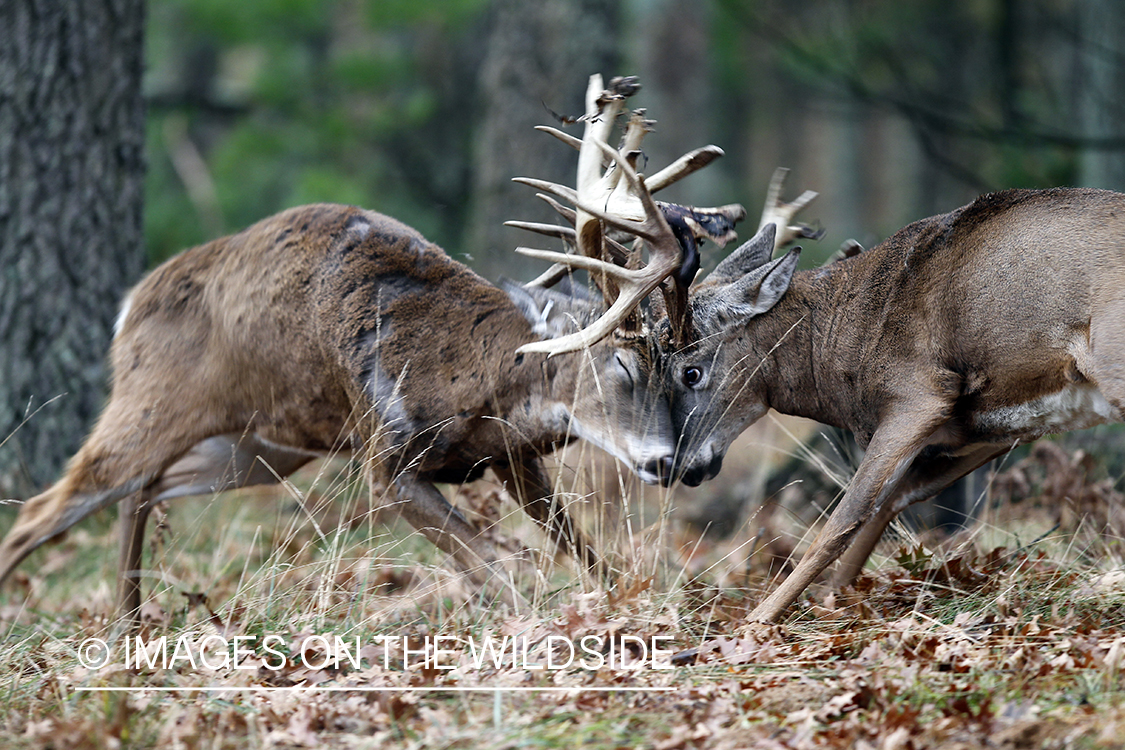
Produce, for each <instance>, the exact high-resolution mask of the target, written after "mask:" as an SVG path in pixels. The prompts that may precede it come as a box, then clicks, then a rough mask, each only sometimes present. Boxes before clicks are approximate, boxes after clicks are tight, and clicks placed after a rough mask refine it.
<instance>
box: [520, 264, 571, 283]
mask: <svg viewBox="0 0 1125 750" xmlns="http://www.w3.org/2000/svg"><path fill="white" fill-rule="evenodd" d="M568 273H570V268H569V267H568V266H564V265H563V264H562V263H554V264H552V265H551V267H550V268H548V269H547V270H546V271H544V272H543V273H541V274H539V275H538V276H536V277H535V278H534V279H532V280H531V281H529V282H527V283H526V284H524V286H525V287H527V288H536V289H550V288H551V287H553V286H554V285H555V284H557V283H559V282H560V281H562V280H563V279H564V278H566V275H567V274H568Z"/></svg>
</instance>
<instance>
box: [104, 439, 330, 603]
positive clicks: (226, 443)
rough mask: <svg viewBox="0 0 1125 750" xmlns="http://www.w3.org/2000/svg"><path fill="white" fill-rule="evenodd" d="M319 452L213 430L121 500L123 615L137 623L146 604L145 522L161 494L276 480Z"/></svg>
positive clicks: (205, 491) (210, 490)
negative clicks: (143, 586)
mask: <svg viewBox="0 0 1125 750" xmlns="http://www.w3.org/2000/svg"><path fill="white" fill-rule="evenodd" d="M317 455H318V454H316V453H313V452H311V451H305V450H300V449H296V448H290V447H288V446H284V445H278V444H276V443H272V442H270V441H268V440H265V439H264V438H262V437H261V436H259V435H257V434H255V433H245V434H244V433H236V432H232V433H226V434H223V435H213V436H211V437H209V438H206V439H205V440H201V441H200V442H198V443H196V444H195V445H194V446H192V447H191V449H190V450H189V451H188V452H187V453H185V454H184V455H183V456H181V457H180V458H179V459H177V460H176V461H175V462H174V463H173V464H172V465H171V466H169V467H168V468H167V469H165V470H164V471H163V472H162V473H161V475H160V477H159V478H158V479H157V480H156V481H155V482H154V483H153V484H151V485H149V487H147V488H146V489H145V490H144V491H143V492H140V493H134V494H132V495H129V496H128V497H126V498H125V499H124V500H122V501H121V506H120V511H119V513H120V519H121V546H120V555H119V557H118V569H117V570H118V597H117V605H118V616H119V617H121V618H122V619H124V620H126V621H128V622H131V623H133V624H137V623H138V622H139V617H140V608H141V585H140V577H141V571H142V567H141V558H142V552H143V550H144V540H145V526H146V524H147V522H148V517H149V514H150V513H151V512H152V507H153V505H155V504H156V503H158V502H160V501H161V500H170V499H172V498H176V497H187V496H190V495H203V494H214V493H219V492H223V491H225V490H229V489H236V488H239V487H248V486H251V485H259V484H274V483H276V482H278V481H279V480H280V479H283V478H285V477H287V476H289V475H290V474H292V473H293V472H294V471H296V470H297V469H299V468H300V467H301V466H304V465H305V464H306V463H308V462H309V461H311V460H312V459H314V458H316V457H317Z"/></svg>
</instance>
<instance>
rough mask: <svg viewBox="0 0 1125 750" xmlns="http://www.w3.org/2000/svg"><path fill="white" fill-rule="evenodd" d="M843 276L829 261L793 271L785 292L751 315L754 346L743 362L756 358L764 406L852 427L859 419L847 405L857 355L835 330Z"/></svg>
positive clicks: (750, 363) (854, 383)
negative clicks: (754, 316)
mask: <svg viewBox="0 0 1125 750" xmlns="http://www.w3.org/2000/svg"><path fill="white" fill-rule="evenodd" d="M845 277H846V274H845V273H842V272H841V270H840V269H838V268H831V267H830V268H822V269H815V270H810V271H801V272H798V273H797V274H795V275H794V277H793V281H792V283H791V284H790V287H789V290H788V291H787V292H786V293H785V296H784V297H782V298H781V300H779V301H778V303H777V304H776V305H775V306H774V307H773V309H771V310H770V311H769V312H767V313H765V314H764V315H762V316H760V317H759V318H757V319H755V320H754V321H752V326H754V328H755V330H754V335H753V337H752V338H753V340H754V341H755V342H756V346H757V347H758V348H759V349H760V351H757V352H753V355H752V356H751V357H750V358H749V359H748V360H747V365H748V366H750V367H753V366H754V365H755V363H759V362H760V363H761V364H760V367H761V374H760V375H759V376H758V377H761V378H762V380H763V381H764V383H765V398H766V402H767V403H768V404H769V406H770V408H772V409H775V410H777V411H779V412H781V413H782V414H789V415H792V416H797V417H805V418H807V419H813V420H816V421H818V422H822V423H824V424H829V425H832V426H834V427H844V428H848V429H853V430H854V429H857V427H859V425H858V422H859V421H862V420H860V419H859V418H858V416H857V414H855V413H854V409H853V408H852V407H853V406H854V404H855V403H856V399H854V398H853V397H852V396H853V394H854V393H855V391H856V388H857V379H856V377H855V375H854V373H856V372H857V371H858V367H857V362H856V359H857V357H856V355H855V349H854V347H851V346H846V345H841V344H843V343H844V342H841V341H840V340H839V339H838V338H837V336H836V332H837V331H839V330H840V329H839V327H838V326H837V323H838V320H839V316H840V315H841V314H842V312H841V306H842V305H846V302H847V299H846V296H847V295H846V289H847V284H846V278H845Z"/></svg>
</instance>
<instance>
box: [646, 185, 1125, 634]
mask: <svg viewBox="0 0 1125 750" xmlns="http://www.w3.org/2000/svg"><path fill="white" fill-rule="evenodd" d="M779 189H780V181H775V184H774V186H773V188H772V190H771V199H770V200H769V201H768V202H767V216H766V217H765V219H764V221H763V227H764V228H763V229H762V230H761V231H760V232H759V233H758V235H757V236H756V237H755V238H753V239H752V240H750V241H749V242H747V243H746V244H745V245H743V246H742V247H740V248H739V249H738V250H736V251H735V252H734V253H733V254H732V255H731V256H730V257H729V258H727V259H726V260H724V261H723V262H722V263H720V264H719V265H718V267H716V268H715V270H714V271H713V272H712V273H711V274H710V275H709V276H708V277H707V279H706V280H705V281H704V282H702V283H701V284H700V285H699V286H697V287H695V288H693V289H692V297H691V309H692V316H693V321H694V323H693V325H694V327H693V337H692V341H691V342H690V343H689V344H687V345H685V346H683V347H682V348H681V349H680V350H679V351H678V352H676V353H675V354H674V355H673V356H672V357H671V360H672V363H671V366H670V368H669V370H668V374H669V377H671V378H673V379H674V380H673V383H672V387H673V388H675V389H676V392H677V395H676V396H674V403H673V421H674V423H675V424H676V426H677V428H678V429H683V430H684V431H685V434H686V435H687V436H689V437H687V438H686V442H687V443H688V448H687V451H686V454H687V455H686V457H684V458H682V459H681V461H682V463H683V466H682V469H683V471H684V480H685V482H687V483H689V484H698V483H699V482H700V481H702V480H704V479H707V478H710V477H711V476H714V474H715V473H717V472H718V469H719V465H720V463H721V459H722V456H723V454H724V453H725V452H726V450H727V448H728V447H729V445H730V442H731V440H733V439H734V437H735V436H736V435H738V433H739V432H741V431H742V430H743V429H744V428H745V427H746V426H747V425H749V424H750V423H751V422H753V421H754V420H756V419H758V418H759V417H761V416H762V415H763V414H765V412H766V410H767V409H769V408H773V409H776V410H777V411H779V412H781V413H783V414H792V415H796V416H802V417H807V418H810V419H815V420H817V421H818V422H823V423H826V424H830V425H833V426H837V427H842V428H846V429H848V430H851V431H852V432H853V433H855V436H856V439H857V440H858V442H859V443H860V445H861V446H863V447H864V448H865V449H866V455H865V456H864V458H863V461H862V462H861V463H860V465H859V468H858V469H857V471H856V473H855V476H854V478H853V479H852V481H851V483H850V484H849V485H848V488H847V491H846V493H845V495H844V497H843V499H842V500H841V501H840V503H839V505H838V506H837V507H836V509H835V510H834V511H833V512H832V514H831V516H830V517H829V518H828V521H827V522H826V524H825V525H824V528H823V529H822V530H821V532H820V533H819V534H818V535H817V537H816V539H815V540H814V541H813V543H812V545H811V547H810V548H809V550H808V552H806V553H805V556H804V557H803V559H802V560H801V562H800V564H799V565H798V566H797V567H796V569H795V570H794V571H793V572H792V573H791V574H790V575H789V577H788V578H787V579H786V580H785V581H784V582H783V583H782V584H781V586H780V587H778V589H777V590H776V591H774V592H773V594H771V595H770V596H769V597H768V598H767V599H766V600H765V601H763V602H762V603H761V604H759V605H758V607H757V608H756V609H755V610H754V611H753V612H752V613H751V614H750V619H751V620H752V621H757V622H772V621H776V620H777V619H778V618H779V617H781V615H782V614H783V613H784V612H785V611H786V609H787V608H788V607H789V606H790V605H791V604H793V602H795V601H796V600H797V598H798V597H799V596H800V594H801V592H802V591H803V590H804V589H805V587H806V586H808V585H809V584H810V583H811V582H812V581H813V580H814V579H815V578H816V577H817V576H818V575H820V574H821V573H822V572H823V571H824V570H825V569H827V568H828V567H829V566H830V565H832V564H833V563H835V562H837V561H839V564H838V566H837V568H836V571H835V575H834V583H835V584H837V585H841V584H846V583H849V582H850V581H851V580H853V579H854V578H855V576H856V575H857V574H858V572H859V571H860V569H861V568H862V567H863V565H864V563H865V561H866V560H867V558H868V556H869V555H870V553H871V551H872V549H873V548H874V547H875V544H876V543H877V542H878V541H879V538H880V537H881V535H882V533H883V531H884V529H886V527H887V525H888V524H889V523H890V521H891V520H892V519H893V518H894V517H895V516H896V515H897V514H898V513H899V512H901V511H902V510H903V509H905V508H906V507H907V506H909V505H910V504H912V503H915V502H919V501H921V500H925V499H927V498H929V497H932V496H933V495H936V494H937V493H938V492H940V491H941V490H942V489H943V488H945V487H947V486H948V485H950V484H952V483H953V482H955V481H956V480H957V479H959V478H960V477H962V476H964V475H965V474H967V473H969V472H970V471H972V470H974V469H976V468H977V467H979V466H981V465H983V464H984V463H986V462H987V461H989V460H991V459H992V458H994V457H996V456H999V455H1002V454H1003V453H1005V452H1007V451H1009V450H1011V449H1012V448H1013V447H1014V446H1015V445H1017V444H1018V443H1024V442H1028V441H1031V440H1035V439H1036V438H1039V437H1042V436H1043V435H1047V434H1050V433H1056V432H1065V431H1068V430H1075V429H1081V428H1084V427H1090V426H1092V425H1095V424H1101V423H1106V422H1120V421H1122V418H1123V415H1125V412H1123V410H1125V291H1123V290H1125V195H1121V194H1118V193H1112V192H1108V191H1103V190H1086V189H1055V190H1008V191H1004V192H1000V193H995V194H991V195H985V196H982V197H980V198H978V199H977V200H975V201H974V202H972V203H970V204H969V205H967V206H963V207H962V208H959V209H957V210H955V211H952V212H950V213H947V214H942V215H940V216H934V217H931V218H928V219H923V220H921V221H918V222H915V223H914V224H911V225H909V226H908V227H906V228H905V229H902V230H901V231H899V232H898V233H897V234H895V235H893V236H892V237H890V238H889V239H888V240H886V241H885V242H883V243H882V244H880V245H878V246H877V247H874V248H872V249H871V250H868V251H866V252H862V253H860V254H858V255H855V256H854V257H850V258H847V259H845V260H841V261H837V262H835V263H831V264H829V265H827V266H825V267H823V268H819V269H815V270H810V271H802V272H798V273H794V270H795V268H796V261H797V251H798V250H799V248H797V249H795V250H793V251H791V252H789V253H787V254H786V255H783V256H781V257H780V258H778V259H775V260H771V256H772V253H773V251H774V249H775V246H780V245H781V244H783V243H785V242H787V241H788V240H790V239H792V238H793V235H794V233H795V232H796V233H799V232H800V231H801V229H800V228H799V227H797V228H791V227H790V226H789V221H790V220H791V219H792V216H793V213H794V212H795V211H796V210H797V209H798V208H800V207H801V206H802V205H804V204H805V203H807V202H808V201H809V200H810V199H811V197H812V194H808V193H807V194H805V195H804V196H802V197H801V198H800V199H798V201H796V202H794V203H792V204H788V205H786V204H782V203H781V202H779V201H777V200H776V198H777V195H778V192H779Z"/></svg>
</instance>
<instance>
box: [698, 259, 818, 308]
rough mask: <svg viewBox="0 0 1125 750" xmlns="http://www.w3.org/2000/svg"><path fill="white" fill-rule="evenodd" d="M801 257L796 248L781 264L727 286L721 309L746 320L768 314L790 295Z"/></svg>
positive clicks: (772, 263) (777, 261)
mask: <svg viewBox="0 0 1125 750" xmlns="http://www.w3.org/2000/svg"><path fill="white" fill-rule="evenodd" d="M800 257H801V248H799V247H795V248H793V249H792V250H790V251H789V252H788V253H786V254H785V255H783V256H781V257H780V258H778V259H777V260H775V261H772V262H770V263H768V264H766V265H765V266H762V267H760V268H758V269H757V270H756V271H754V272H751V273H749V274H746V275H745V276H743V277H742V278H740V279H738V280H737V281H735V282H733V283H731V284H728V285H726V287H724V288H723V290H722V291H721V292H720V299H719V300H717V302H718V304H719V306H720V307H722V306H725V307H726V308H727V309H728V310H729V313H728V314H729V315H731V316H733V317H737V318H742V319H746V318H752V317H754V316H755V315H761V314H762V313H764V312H766V311H767V310H769V309H770V308H771V307H773V306H774V305H776V304H777V301H778V300H779V299H781V298H782V297H783V296H784V295H785V292H786V291H788V289H789V283H790V282H791V281H792V280H793V272H794V271H796V270H797V261H798V260H800Z"/></svg>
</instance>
